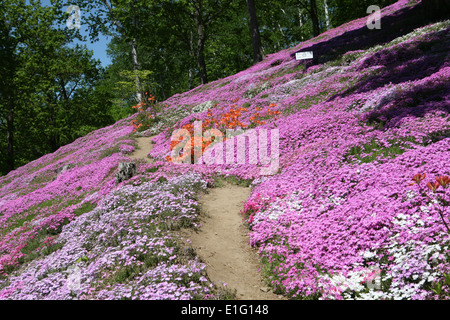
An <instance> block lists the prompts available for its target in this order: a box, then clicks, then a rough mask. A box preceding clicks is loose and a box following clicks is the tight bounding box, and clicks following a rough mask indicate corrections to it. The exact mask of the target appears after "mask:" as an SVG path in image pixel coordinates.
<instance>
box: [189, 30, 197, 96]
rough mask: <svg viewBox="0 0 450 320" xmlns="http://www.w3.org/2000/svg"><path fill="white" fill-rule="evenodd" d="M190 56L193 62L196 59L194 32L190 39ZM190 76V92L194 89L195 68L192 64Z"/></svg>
mask: <svg viewBox="0 0 450 320" xmlns="http://www.w3.org/2000/svg"><path fill="white" fill-rule="evenodd" d="M189 56H190V57H191V58H192V61H193V60H194V57H195V51H194V35H193V33H192V30H191V32H190V38H189ZM188 76H189V90H191V89H193V84H194V68H193V66H192V62H189V69H188Z"/></svg>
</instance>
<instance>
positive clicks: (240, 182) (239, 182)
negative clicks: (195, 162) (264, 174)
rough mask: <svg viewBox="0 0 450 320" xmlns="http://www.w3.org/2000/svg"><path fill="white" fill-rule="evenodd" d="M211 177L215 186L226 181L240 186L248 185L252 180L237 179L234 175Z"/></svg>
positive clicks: (219, 185) (219, 186)
mask: <svg viewBox="0 0 450 320" xmlns="http://www.w3.org/2000/svg"><path fill="white" fill-rule="evenodd" d="M213 179H214V187H215V188H221V187H223V186H225V185H226V184H227V183H229V184H233V185H237V186H242V187H249V186H250V185H251V184H252V182H253V180H252V179H239V178H237V177H235V176H227V177H224V176H215V177H214V178H213Z"/></svg>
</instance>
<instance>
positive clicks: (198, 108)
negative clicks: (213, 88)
mask: <svg viewBox="0 0 450 320" xmlns="http://www.w3.org/2000/svg"><path fill="white" fill-rule="evenodd" d="M215 103H216V102H215V101H205V102H203V103H200V104H198V105H196V106H195V107H194V108H192V113H201V112H205V111H207V110H209V109H211V108H212V107H214V105H215Z"/></svg>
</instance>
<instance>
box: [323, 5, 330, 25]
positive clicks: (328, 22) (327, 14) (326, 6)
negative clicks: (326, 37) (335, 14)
mask: <svg viewBox="0 0 450 320" xmlns="http://www.w3.org/2000/svg"><path fill="white" fill-rule="evenodd" d="M323 10H324V11H325V25H326V26H327V30H330V28H331V23H330V11H329V10H328V3H327V0H323Z"/></svg>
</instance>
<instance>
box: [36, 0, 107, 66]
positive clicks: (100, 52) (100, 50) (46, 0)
mask: <svg viewBox="0 0 450 320" xmlns="http://www.w3.org/2000/svg"><path fill="white" fill-rule="evenodd" d="M42 4H43V5H46V6H48V5H50V0H42ZM63 10H64V12H65V11H66V10H67V7H63ZM80 11H81V28H80V32H81V34H82V35H83V36H86V37H87V41H85V42H81V41H75V42H74V45H75V44H85V45H86V47H87V48H88V49H91V50H92V51H93V53H94V58H95V59H99V60H100V61H101V64H102V66H104V67H106V66H107V65H109V64H110V63H111V59H110V58H109V57H108V55H107V54H106V49H107V45H108V43H109V40H110V38H108V37H106V36H103V35H99V40H98V41H96V42H94V43H91V41H90V40H89V34H88V30H87V25H86V24H83V19H86V16H87V15H84V14H83V8H80ZM69 17H70V15H69V14H67V18H69ZM64 27H65V28H67V26H66V25H64Z"/></svg>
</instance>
